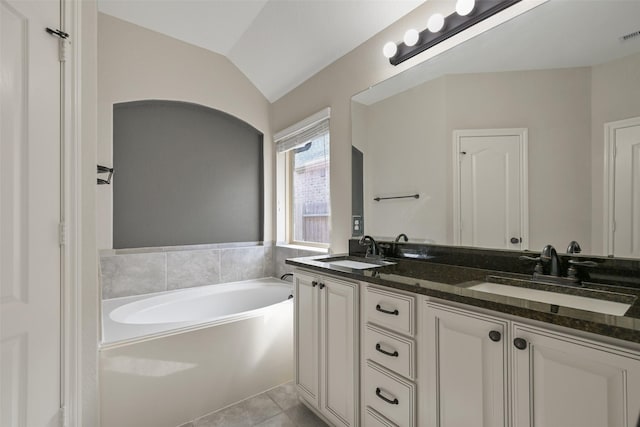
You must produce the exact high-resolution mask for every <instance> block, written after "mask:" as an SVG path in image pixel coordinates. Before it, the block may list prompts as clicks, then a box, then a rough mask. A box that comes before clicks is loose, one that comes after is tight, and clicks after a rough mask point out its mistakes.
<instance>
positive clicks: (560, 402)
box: [513, 324, 640, 427]
mask: <svg viewBox="0 0 640 427" xmlns="http://www.w3.org/2000/svg"><path fill="white" fill-rule="evenodd" d="M513 334H514V337H517V338H523V339H525V341H526V342H527V347H526V348H525V349H523V350H518V349H516V348H515V347H513V363H514V372H513V376H514V426H515V427H602V426H608V427H635V425H636V424H635V423H636V420H637V418H638V414H639V413H640V394H639V393H640V360H638V358H637V355H635V356H633V355H632V354H628V356H629V357H627V355H626V354H624V352H619V351H616V350H613V349H608V348H606V347H602V346H599V345H598V344H595V343H590V342H588V341H582V340H577V339H573V338H570V337H566V336H562V335H555V334H552V333H548V332H545V331H536V330H533V329H530V328H528V327H525V326H520V325H517V324H516V325H515V326H514V333H513Z"/></svg>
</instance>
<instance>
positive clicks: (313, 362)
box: [294, 274, 320, 407]
mask: <svg viewBox="0 0 640 427" xmlns="http://www.w3.org/2000/svg"><path fill="white" fill-rule="evenodd" d="M317 286H318V282H317V279H315V278H313V277H311V276H306V275H302V274H296V275H295V287H294V292H295V300H294V302H295V304H294V307H295V314H294V316H295V317H294V318H295V322H294V337H295V363H296V366H295V368H296V372H295V379H296V385H297V388H298V392H299V393H300V394H301V395H302V396H303V397H304V398H305V399H307V400H308V401H309V402H311V403H313V404H314V405H315V406H316V407H317V406H318V405H319V402H320V400H319V398H320V394H319V391H320V390H319V387H318V380H319V375H320V373H319V362H318V360H319V357H320V351H319V344H320V335H319V323H318V310H319V301H318V288H317Z"/></svg>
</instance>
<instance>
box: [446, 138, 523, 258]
mask: <svg viewBox="0 0 640 427" xmlns="http://www.w3.org/2000/svg"><path fill="white" fill-rule="evenodd" d="M526 141H527V131H526V129H491V130H460V131H455V132H454V239H455V242H456V244H459V245H463V246H478V247H484V248H499V249H525V248H527V245H528V241H527V240H528V224H527V221H528V219H527V218H528V215H527V194H526V193H527V177H526V153H527V142H526Z"/></svg>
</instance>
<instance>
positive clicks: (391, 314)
mask: <svg viewBox="0 0 640 427" xmlns="http://www.w3.org/2000/svg"><path fill="white" fill-rule="evenodd" d="M414 307H415V298H414V297H411V296H408V295H403V294H397V293H394V292H388V291H385V290H381V289H377V288H372V287H367V288H365V291H364V320H365V322H371V323H374V324H376V325H380V326H384V327H385V328H389V329H391V330H393V331H396V332H399V333H401V334H405V335H411V336H413V333H414V324H415V308H414Z"/></svg>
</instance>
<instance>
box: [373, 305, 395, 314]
mask: <svg viewBox="0 0 640 427" xmlns="http://www.w3.org/2000/svg"><path fill="white" fill-rule="evenodd" d="M376 310H378V311H379V312H380V313H384V314H393V315H394V316H397V315H399V314H400V312H399V311H398V309H397V308H396V309H395V310H393V311H389V310H385V309H384V308H382V307H380V304H378V305H376Z"/></svg>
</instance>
